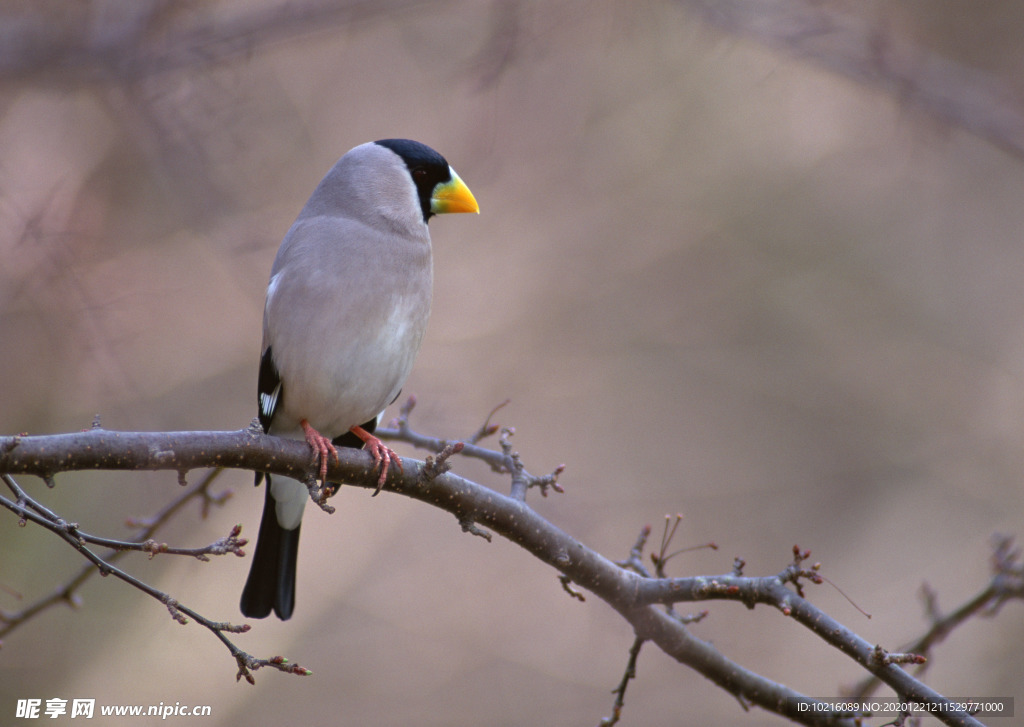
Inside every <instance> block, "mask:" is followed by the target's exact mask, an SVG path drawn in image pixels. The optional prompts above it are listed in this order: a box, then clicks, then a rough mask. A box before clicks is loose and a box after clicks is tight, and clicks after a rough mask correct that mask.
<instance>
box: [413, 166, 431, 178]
mask: <svg viewBox="0 0 1024 727" xmlns="http://www.w3.org/2000/svg"><path fill="white" fill-rule="evenodd" d="M412 176H413V179H426V178H427V170H426V169H424V168H423V167H416V168H415V169H413V170H412Z"/></svg>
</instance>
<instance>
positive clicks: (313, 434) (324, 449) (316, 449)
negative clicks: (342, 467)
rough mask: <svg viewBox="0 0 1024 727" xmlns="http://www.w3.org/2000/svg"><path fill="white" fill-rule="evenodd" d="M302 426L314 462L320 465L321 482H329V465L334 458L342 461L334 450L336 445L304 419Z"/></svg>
mask: <svg viewBox="0 0 1024 727" xmlns="http://www.w3.org/2000/svg"><path fill="white" fill-rule="evenodd" d="M300 424H301V425H302V431H303V432H305V434H306V442H307V443H309V448H310V449H312V450H313V461H314V462H319V463H320V481H321V482H323V483H325V484H326V482H327V463H328V462H329V460H330V459H331V458H332V457H333V458H334V461H335V462H339V463H340V461H341V460H339V459H338V450H337V449H335V448H334V444H332V443H331V440H330V439H328V438H327V437H325V436H324V435H322V434H321V433H320V432H318V431H317V430H315V429H313V426H312V425H311V424H310V423H309V422H308V421H306V420H305V419H303V420H302V421H301V422H300Z"/></svg>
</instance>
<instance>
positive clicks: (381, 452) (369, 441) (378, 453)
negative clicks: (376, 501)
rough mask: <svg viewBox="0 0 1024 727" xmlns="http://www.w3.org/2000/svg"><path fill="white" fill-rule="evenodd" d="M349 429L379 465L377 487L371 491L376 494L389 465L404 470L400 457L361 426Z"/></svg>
mask: <svg viewBox="0 0 1024 727" xmlns="http://www.w3.org/2000/svg"><path fill="white" fill-rule="evenodd" d="M349 431H350V432H352V433H353V434H355V435H356V436H357V437H359V438H360V439H361V440H363V444H364V445H365V449H366V451H368V452H369V453H370V454H372V455H373V462H374V465H375V466H376V467H380V477H378V478H377V489H376V490H374V492H373V494H374V496H377V495H379V494H380V491H381V488H382V487H384V483H385V482H386V481H387V479H388V470H390V469H391V465H395V466H396V467H397V468H398V471H399V472H404V471H405V470H403V469H402V459H401V457H399V456H398V455H397V454H395V450H393V449H391V448H390V447H388V446H387V445H386V444H384V442H382V441H381V440H380V439H379V438H378V437H375V436H373V435H372V434H370V433H369V432H368V431H366V430H365V429H363V428H362V427H352V428H351V429H349Z"/></svg>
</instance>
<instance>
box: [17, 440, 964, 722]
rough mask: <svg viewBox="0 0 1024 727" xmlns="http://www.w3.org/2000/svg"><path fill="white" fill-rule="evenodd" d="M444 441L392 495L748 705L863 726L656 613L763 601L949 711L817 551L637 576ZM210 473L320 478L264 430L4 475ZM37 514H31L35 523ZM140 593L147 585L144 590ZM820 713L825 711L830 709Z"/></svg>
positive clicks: (96, 451)
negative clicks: (873, 635)
mask: <svg viewBox="0 0 1024 727" xmlns="http://www.w3.org/2000/svg"><path fill="white" fill-rule="evenodd" d="M394 436H395V437H398V438H401V437H402V436H406V437H409V438H412V439H417V441H419V435H415V433H413V432H411V430H410V429H408V428H406V431H405V433H404V435H403V434H402V433H401V432H396V433H394ZM506 440H507V438H506ZM442 441H443V440H439V443H441V442H442ZM443 444H444V445H445V447H446V448H447V449H446V452H445V454H444V455H442V456H440V457H438V458H432V460H431V463H424V462H417V461H415V460H408V459H407V460H404V472H403V471H398V470H397V469H395V470H392V471H391V472H390V473H389V476H388V479H387V481H386V483H385V485H384V486H385V487H386V488H387V489H388V490H390V491H392V492H395V493H398V494H402V495H405V496H407V497H412V498H414V499H417V500H421V501H423V502H426V503H429V504H431V505H434V506H436V507H439V508H441V509H443V510H446V511H448V512H450V513H451V514H452V515H454V516H455V518H456V519H457V521H458V522H459V524H460V526H461V527H463V529H466V530H468V531H470V532H474V531H475V530H478V528H477V526H484V527H486V528H489V529H491V530H492V531H494V532H496V533H498V534H500V535H501V536H503V537H505V538H507V539H509V540H511V541H512V542H514V543H517V544H518V545H520V546H521V547H523V548H524V549H525V550H527V551H528V552H530V553H531V554H532V555H534V556H535V557H537V558H538V559H540V560H541V561H543V562H545V563H547V564H549V565H551V566H552V567H553V568H555V569H556V570H558V571H559V572H560V573H561V574H562V577H563V581H562V582H563V586H567V585H568V583H569V582H570V581H571V582H572V583H575V584H577V585H579V586H581V587H582V588H584V589H586V590H589V591H590V592H592V593H594V594H595V595H597V596H598V597H599V598H601V599H602V600H604V601H605V602H607V603H608V604H609V605H610V606H611V607H612V608H614V609H615V610H616V611H618V612H619V613H620V614H621V615H622V616H623V617H624V618H625V619H626V620H627V621H628V622H629V623H630V624H631V625H632V626H633V629H634V631H635V635H636V639H638V640H641V641H651V642H653V643H655V644H657V645H658V647H659V648H661V649H662V650H663V651H665V653H667V654H669V655H670V656H672V657H673V658H675V659H677V660H678V661H680V662H681V663H683V664H686V665H688V666H691V667H692V668H694V669H696V670H697V671H699V672H700V673H701V674H702V675H704V676H705V677H707V678H708V679H710V680H711V681H713V682H714V683H716V684H718V685H719V686H721V687H722V688H723V689H725V690H726V691H728V692H729V693H731V694H734V695H735V696H736V697H737V698H739V699H740V700H741V702H743V703H745V704H746V703H749V704H756V705H758V706H761V707H762V708H764V709H767V710H769V711H773V712H776V713H778V714H781V715H784V716H786V717H789V718H790V719H792V720H794V721H797V722H800V723H803V724H815V725H817V724H821V725H824V724H829V725H853V724H855V723H856V721H857V719H859V718H857V717H856V715H854V714H852V713H838V712H829V711H817V710H806V711H804V710H802V709H801V708H800V707H801V705H808V704H812V703H815V700H811V699H810V698H808V697H806V696H804V695H802V694H800V693H799V692H796V691H794V690H792V689H790V688H788V687H785V686H783V685H780V684H777V683H775V682H773V681H771V680H769V679H766V678H764V677H762V676H760V675H758V674H755V673H753V672H751V671H749V670H747V669H744V668H743V667H742V666H740V665H739V664H737V663H735V662H733V661H731V660H729V659H728V658H726V657H725V656H724V655H723V654H721V652H719V651H718V650H717V649H716V648H714V647H713V646H712V645H711V644H709V643H708V642H706V641H703V640H701V639H698V638H696V637H695V636H693V635H692V634H691V633H690V632H689V630H688V629H687V627H686V623H685V619H682V618H680V617H678V616H676V615H675V614H674V613H673V612H671V611H670V612H668V613H666V612H663V611H661V610H659V608H657V606H656V604H674V603H680V602H683V601H698V600H711V599H727V600H734V601H739V602H741V603H744V604H745V605H747V606H748V607H751V608H752V607H754V606H755V605H756V604H759V603H763V604H769V605H772V606H774V607H775V608H777V609H778V610H779V611H780V612H781V613H782V614H783V615H785V616H789V617H791V618H793V619H794V620H795V621H797V622H798V623H800V624H802V625H804V626H805V627H807V628H809V629H810V630H811V631H812V632H814V633H816V634H818V635H819V636H820V637H821V638H822V639H823V640H824V641H826V642H827V643H828V644H830V645H832V646H835V647H836V648H838V649H839V650H840V651H842V652H843V653H845V654H847V655H848V656H850V657H851V658H853V659H854V660H855V661H857V663H858V664H860V665H861V666H862V667H863V668H864V669H866V670H867V671H868V672H870V673H871V674H872V675H874V676H875V677H877V678H878V679H880V680H881V681H882V682H884V683H886V684H888V685H889V686H891V687H892V688H893V689H894V690H895V691H896V692H897V694H898V695H899V696H900V697H901V698H903V699H908V700H917V701H922V702H934V703H940V704H942V703H945V702H947V700H946V699H945V698H944V697H943V696H942V695H940V694H938V693H936V692H934V691H933V690H931V689H930V688H928V687H927V686H925V685H924V684H922V683H921V682H919V681H918V680H916V679H914V678H913V677H911V676H910V675H909V674H907V673H906V672H905V671H903V670H902V669H901V668H900V666H899V664H898V663H894V662H902V661H903V659H904V657H903V656H902V655H897V656H893V655H891V654H889V653H888V652H886V651H885V650H884V649H882V648H881V647H876V646H874V645H871V644H869V643H868V642H866V641H865V640H863V639H861V638H860V637H858V636H857V635H856V634H855V633H853V631H851V630H850V629H848V628H846V627H845V626H843V625H842V624H840V623H839V622H838V621H836V620H835V619H833V618H831V617H830V616H828V615H827V614H825V613H824V612H822V611H821V610H820V609H818V608H817V607H816V606H814V605H813V604H811V603H810V602H809V601H808V600H806V599H805V598H803V597H802V586H801V581H809V582H812V583H820V582H822V578H821V577H820V576H819V575H818V566H817V565H815V566H814V567H811V568H807V567H804V565H803V563H802V561H803V560H804V559H805V558H806V557H807V556H808V555H809V553H807V552H802V551H800V549H799V548H795V549H794V557H793V562H792V563H791V564H790V565H789V566H787V567H786V568H785V569H784V570H783V571H781V572H780V573H778V574H777V575H775V576H768V577H760V578H755V577H747V576H743V575H741V573H740V571H741V564H737V566H736V567H735V568H734V571H733V572H732V573H730V574H727V575H722V576H714V577H699V578H664V577H647V576H644V575H641V574H640V573H638V572H636V571H637V570H638V569H637V568H636V567H635V564H633V563H632V561H633V560H634V559H635V560H639V552H640V551H641V550H642V548H643V545H644V541H645V540H646V535H644V536H643V538H642V540H641V541H638V544H637V545H636V546H634V554H633V555H632V556H631V559H630V561H629V563H628V564H627V565H621V564H617V563H614V562H612V561H611V560H609V559H608V558H605V557H604V556H602V555H600V554H599V553H597V552H595V551H593V550H591V549H589V548H587V547H586V546H585V545H583V544H582V543H580V542H579V541H577V540H576V539H574V538H572V537H571V536H569V535H568V534H567V533H565V532H563V531H562V530H560V529H559V528H557V527H556V526H555V525H553V524H551V523H550V522H548V521H547V520H545V519H544V518H543V517H541V516H540V515H539V514H537V513H536V512H535V511H534V510H532V509H531V508H530V507H529V506H528V505H527V504H526V502H525V500H524V499H521V498H520V497H518V496H516V497H513V496H506V495H502V494H500V493H498V492H496V491H494V490H492V489H489V488H486V487H483V486H482V485H479V484H477V483H475V482H472V481H470V480H467V479H465V478H463V477H460V476H458V475H456V474H453V473H452V472H450V471H446V470H447V469H448V466H449V458H450V457H451V456H453V455H454V454H455V453H456V452H457V451H458V447H456V446H451V445H452V443H451V442H447V441H443ZM473 446H474V447H475V446H477V445H473ZM467 449H470V451H472V449H471V448H470V447H469V446H466V447H463V448H462V450H461V451H462V453H463V454H465V453H466V450H467ZM338 455H339V457H338V461H337V462H331V463H330V467H329V469H328V480H329V481H335V482H345V483H347V484H350V485H353V486H359V487H366V488H369V489H375V488H376V486H377V476H376V471H375V468H374V463H373V458H372V457H371V456H370V455H369V454H368V453H366V452H362V451H358V450H353V449H346V448H342V449H340V450H339V451H338ZM502 455H503V456H504V457H506V459H505V460H504V461H505V462H506V463H507V465H508V467H509V469H510V470H511V472H510V474H511V477H512V480H513V482H512V490H513V491H515V490H517V489H520V488H521V478H522V472H525V469H523V468H521V467H518V468H517V466H516V465H515V462H516V461H517V459H518V454H516V453H513V452H511V451H510V450H509V451H505V449H504V448H503V452H502ZM199 467H230V468H239V469H247V470H255V471H264V472H271V473H274V474H280V475H287V476H290V477H295V478H298V479H300V480H303V479H304V480H309V479H310V478H311V477H312V468H313V462H312V460H311V457H310V451H309V448H308V447H307V446H306V445H305V443H303V442H301V441H294V440H286V439H278V438H276V437H270V436H267V435H264V434H261V433H260V432H259V431H258V428H257V427H250V428H248V429H245V430H240V431H235V432H167V433H163V432H116V431H109V430H105V429H100V428H93V429H91V430H87V431H84V432H77V433H71V434H56V435H45V436H36V437H29V436H25V435H20V436H16V437H0V472H2V473H9V474H32V475H36V476H39V477H42V478H43V479H44V480H45V481H46V482H47V483H48V484H50V485H51V486H52V485H53V484H54V482H55V478H56V476H57V475H58V474H60V473H62V472H67V471H71V470H82V469H112V470H172V471H176V472H177V473H178V474H179V479H180V478H182V477H183V476H184V474H185V473H186V472H188V471H189V470H191V469H194V468H199ZM517 472H518V474H517ZM16 511H17V512H19V513H21V514H22V516H25V517H28V518H29V519H31V520H33V521H34V522H38V521H39V520H47V518H46V517H44V516H42V515H39V513H37V512H34V511H32V510H31V508H29V507H27V506H25V505H24V504H21V505H19V506H18V508H17V510H16ZM30 512H31V513H32V515H31V516H29V515H28V513H30ZM51 529H54V531H55V532H57V533H58V534H59V535H60V536H61V537H62V538H64V539H65V540H67V541H69V542H72V544H73V545H74V546H75V547H76V548H77V549H79V550H80V551H82V552H83V555H85V556H86V557H87V558H89V559H90V560H91V561H92V562H93V563H94V564H95V565H96V566H97V567H99V568H100V569H101V570H106V571H108V572H112V573H114V574H115V575H118V577H122V576H121V575H120V573H121V572H120V571H116V570H114V569H112V568H111V566H110V565H109V564H108V563H105V562H103V561H102V559H99V558H97V557H96V556H95V555H94V554H91V552H90V551H88V549H87V548H84V547H83V546H82V544H81V543H80V542H79V541H78V540H77V539H76V538H75V537H74V535H73V533H72V531H69V530H66V529H65V530H62V529H60V528H51ZM669 540H670V536H667V537H666V538H663V540H662V546H661V552H660V553H659V554H658V556H657V557H656V559H655V563H656V564H658V573H659V574H661V573H663V567H664V562H665V561H666V560H668V558H669V557H671V556H666V555H665V551H666V550H667V548H668V541H669ZM129 578H130V577H129ZM125 580H128V579H127V578H126V579H125ZM133 585H136V586H137V587H141V586H139V585H138V584H137V583H133ZM792 589H795V591H794V590H792ZM142 590H144V591H145V592H147V593H149V594H150V595H152V596H154V597H158V598H159V597H160V596H159V595H158V594H157V593H153V589H150V588H148V587H142ZM164 602H165V603H166V604H167V606H168V608H169V609H171V612H172V615H175V617H176V618H177V617H178V615H179V614H178V612H180V613H184V614H187V615H188V616H189V617H191V618H193V619H195V620H197V621H199V622H200V623H202V624H203V625H204V626H206V627H207V628H210V629H211V631H213V632H214V633H215V634H216V635H217V636H218V638H220V639H221V641H223V642H224V643H225V644H226V645H227V646H228V648H229V649H230V650H231V651H232V655H233V656H235V658H236V661H238V663H239V668H240V671H239V676H240V677H241V676H243V675H244V676H246V677H247V678H248V679H250V681H251V675H248V673H247V672H245V669H246V667H247V666H249V667H253V666H265V665H270V666H277V667H278V668H281V667H282V666H285V669H284V670H292V669H293V668H292V667H290V666H286V665H283V664H281V663H278V664H276V665H275V664H274V663H273V660H263V661H262V662H259V663H256V664H252V663H249V662H247V661H246V660H245V659H244V658H242V657H240V654H242V653H243V652H240V651H238V650H237V649H236V647H234V645H233V644H231V642H230V641H229V640H228V639H227V638H226V637H225V635H224V632H225V631H230V632H239V631H242V630H245V629H247V628H248V627H231V626H230V625H229V624H220V623H215V622H212V621H208V620H206V619H204V618H203V617H201V616H200V615H199V614H196V613H195V612H193V611H190V610H188V609H186V608H185V607H183V606H181V605H180V604H178V603H176V602H174V601H173V600H166V599H165V600H164ZM246 656H247V655H246ZM250 658H251V657H250ZM282 661H283V660H282ZM295 669H301V668H299V667H296V668H295ZM302 671H303V672H304V671H305V670H302ZM623 691H624V690H623ZM816 704H818V705H819V706H820V703H816ZM936 716H937V717H939V718H940V719H941V720H943V721H944V722H946V723H947V724H955V725H977V724H980V723H979V722H978V721H977V720H975V719H974V718H973V717H971V716H969V715H966V714H964V713H962V712H943V713H939V714H936Z"/></svg>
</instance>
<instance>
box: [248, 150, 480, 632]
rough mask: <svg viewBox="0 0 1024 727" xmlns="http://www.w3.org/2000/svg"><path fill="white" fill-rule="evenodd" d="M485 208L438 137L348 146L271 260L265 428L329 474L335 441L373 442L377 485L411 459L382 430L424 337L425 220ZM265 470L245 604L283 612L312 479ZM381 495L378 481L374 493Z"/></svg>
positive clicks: (253, 612) (255, 611)
mask: <svg viewBox="0 0 1024 727" xmlns="http://www.w3.org/2000/svg"><path fill="white" fill-rule="evenodd" d="M458 212H471V213H479V212H480V207H479V205H478V204H477V201H476V199H475V198H474V196H473V193H472V192H470V191H469V188H468V187H467V186H466V184H465V183H464V182H463V181H462V179H460V178H459V175H458V174H456V173H455V170H454V169H452V167H451V165H450V164H449V163H448V162H447V161H446V160H445V158H444V157H443V156H441V155H440V154H439V153H438V152H436V151H434V150H433V149H432V148H430V147H429V146H427V145H425V144H422V143H420V142H417V141H412V140H409V139H380V140H378V141H373V142H369V143H366V144H361V145H359V146H356V147H355V148H353V149H351V150H349V151H348V152H347V153H345V155H344V156H342V157H341V159H339V160H338V162H337V163H336V164H335V165H334V166H333V167H332V168H331V169H330V171H328V172H327V175H326V176H325V177H324V178H323V179H322V180H321V181H320V183H319V185H317V187H316V189H315V190H314V191H313V194H312V196H310V198H309V201H307V202H306V204H305V206H304V207H303V208H302V210H301V212H300V213H299V215H298V217H297V218H296V220H295V222H294V223H293V224H292V226H291V228H290V229H289V230H288V232H287V234H286V235H285V237H284V240H283V241H282V243H281V247H280V248H279V249H278V251H277V256H276V257H275V258H274V263H273V266H272V268H271V271H270V283H269V285H268V286H267V297H266V303H265V305H264V310H263V346H262V354H261V356H260V365H259V375H258V377H257V390H258V392H257V394H258V395H257V404H258V407H259V421H260V424H261V425H262V426H263V430H264V432H266V433H267V434H272V435H275V436H280V437H287V438H291V439H304V440H305V441H306V442H307V443H308V444H309V447H310V449H311V450H312V457H313V461H314V462H315V463H316V464H318V466H319V467H318V474H319V476H320V480H321V481H322V482H323V483H324V485H325V486H326V485H327V482H326V478H327V467H328V461H329V460H330V459H334V460H337V459H338V453H337V450H336V449H335V448H334V447H335V445H337V446H346V447H355V448H359V447H362V448H365V449H366V450H367V451H369V452H370V453H371V454H372V455H373V458H374V462H375V467H379V469H380V475H379V478H378V480H377V492H379V491H380V488H381V486H383V484H384V482H385V480H386V478H387V474H388V471H389V470H390V469H391V467H397V468H398V469H401V466H402V464H401V460H400V459H399V458H398V456H397V455H396V454H395V453H394V451H392V450H391V449H390V448H388V447H387V446H385V445H384V443H383V442H381V440H380V439H379V438H377V437H376V436H375V435H374V431H375V429H376V426H377V422H378V421H379V420H380V418H381V416H382V415H383V412H384V409H385V408H386V407H387V406H388V405H389V404H391V403H392V402H394V400H395V399H397V398H398V395H399V393H400V391H401V389H402V386H403V384H404V383H405V380H406V378H407V377H408V375H409V372H410V370H411V369H412V365H413V360H414V359H415V357H416V354H417V352H418V351H419V348H420V342H421V341H422V339H423V334H424V331H425V330H426V326H427V319H428V317H429V315H430V302H431V297H432V289H433V263H432V257H431V242H430V234H429V231H428V229H427V222H428V221H429V220H430V218H431V217H433V216H434V215H437V214H444V213H458ZM263 479H265V480H266V488H265V490H266V494H265V499H264V506H263V516H262V519H261V521H260V528H259V535H258V537H257V542H256V549H255V552H254V554H253V559H252V564H251V567H250V570H249V576H248V579H247V580H246V583H245V587H244V589H243V591H242V597H241V602H240V607H241V611H242V614H243V615H245V616H247V617H250V618H265V617H267V616H268V615H270V612H271V610H273V612H274V613H275V614H276V615H277V617H278V618H280V619H281V620H282V621H284V620H287V619H289V618H291V616H292V613H293V611H294V608H295V577H296V566H297V558H298V545H299V530H300V528H301V524H302V513H303V510H304V508H305V505H306V501H307V500H308V499H309V489H308V488H307V487H306V485H305V484H303V483H302V482H300V481H298V480H295V479H291V478H288V477H283V476H280V475H273V477H271V475H270V474H269V473H260V472H257V473H256V485H257V486H258V485H260V482H261V480H263ZM374 494H376V493H374Z"/></svg>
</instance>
